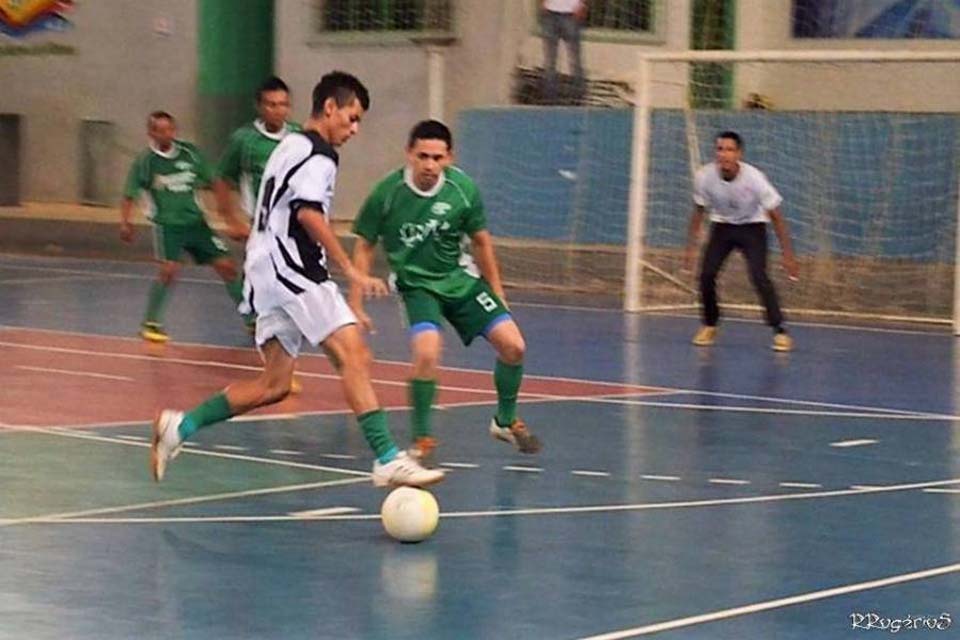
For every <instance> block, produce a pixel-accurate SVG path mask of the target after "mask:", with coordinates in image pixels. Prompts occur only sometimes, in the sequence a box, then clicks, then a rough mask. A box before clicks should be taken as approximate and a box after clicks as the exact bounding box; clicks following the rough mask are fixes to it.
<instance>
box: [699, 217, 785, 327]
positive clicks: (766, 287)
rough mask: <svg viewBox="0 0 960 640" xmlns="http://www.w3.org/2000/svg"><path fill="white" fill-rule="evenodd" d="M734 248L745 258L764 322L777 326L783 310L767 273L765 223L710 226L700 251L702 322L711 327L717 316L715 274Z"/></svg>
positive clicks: (718, 309)
mask: <svg viewBox="0 0 960 640" xmlns="http://www.w3.org/2000/svg"><path fill="white" fill-rule="evenodd" d="M734 249H739V250H740V252H741V253H742V254H743V255H744V257H745V258H746V259H747V268H748V270H749V272H750V282H751V283H753V288H754V289H755V290H756V292H757V294H759V296H760V300H761V301H762V302H763V307H764V309H766V315H767V324H769V325H770V326H771V327H773V328H775V329H776V328H779V327H780V325H781V324H782V323H783V313H782V312H781V311H780V303H779V301H778V300H777V291H776V289H774V288H773V282H771V281H770V278H769V276H767V225H766V223H763V222H754V223H751V224H725V223H722V222H714V223H713V224H712V225H711V227H710V239H709V240H708V241H707V246H706V248H705V249H704V250H703V260H702V261H701V266H700V301H701V302H702V303H703V324H705V325H707V326H710V327H713V326H716V324H717V321H718V320H719V319H720V307H719V306H718V305H717V275H719V273H720V269H722V268H723V263H724V261H725V260H726V259H727V256H729V255H730V252H731V251H733V250H734Z"/></svg>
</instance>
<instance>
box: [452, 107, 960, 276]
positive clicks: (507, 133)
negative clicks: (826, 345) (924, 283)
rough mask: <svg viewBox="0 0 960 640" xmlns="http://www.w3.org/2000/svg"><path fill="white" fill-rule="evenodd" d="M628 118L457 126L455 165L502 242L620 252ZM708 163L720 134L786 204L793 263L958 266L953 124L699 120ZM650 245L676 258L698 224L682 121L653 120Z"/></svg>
mask: <svg viewBox="0 0 960 640" xmlns="http://www.w3.org/2000/svg"><path fill="white" fill-rule="evenodd" d="M632 117H633V114H632V112H631V111H630V110H613V109H563V108H560V109H558V108H509V109H482V110H471V111H466V112H464V113H462V114H461V120H460V127H459V131H460V133H459V140H458V142H457V144H458V147H459V149H458V155H459V164H460V166H462V167H463V168H464V169H465V170H466V171H467V172H468V173H470V174H471V175H472V176H473V177H474V178H475V179H476V180H477V183H478V184H479V186H480V189H481V192H482V193H483V196H484V199H485V202H486V205H487V210H488V216H489V219H490V225H491V230H492V231H493V233H494V234H495V235H502V236H513V237H524V238H531V239H542V240H556V241H567V242H573V243H577V244H592V243H602V244H624V242H625V236H626V214H627V205H628V199H629V183H630V149H631V144H632V129H633V126H632V125H633V122H632ZM696 123H697V130H698V133H699V135H698V141H699V146H700V154H701V158H702V159H703V160H704V161H708V160H710V159H712V155H713V152H712V147H713V136H714V135H715V134H716V132H718V131H721V130H723V129H733V130H736V131H739V132H740V133H741V135H743V136H744V139H745V143H746V146H745V160H747V161H748V162H750V163H752V164H755V165H757V166H758V167H760V168H761V169H762V170H763V171H764V172H766V173H767V175H768V176H769V177H770V179H771V180H772V182H773V183H774V185H775V186H776V187H777V188H778V189H779V190H780V192H781V193H782V194H783V196H784V198H785V202H784V207H783V209H784V212H785V214H786V216H787V218H788V219H789V221H790V224H791V230H792V235H793V238H794V243H795V245H796V247H797V250H798V251H799V252H801V253H813V252H821V253H823V252H827V253H835V254H844V255H866V256H871V255H872V256H883V257H899V258H913V259H922V260H933V261H942V262H952V261H953V255H954V237H955V233H954V231H955V224H956V209H957V155H958V143H960V138H958V131H957V130H958V124H960V120H958V118H957V117H956V116H953V115H941V114H923V115H921V114H892V113H822V112H818V113H813V112H794V113H789V112H773V113H771V112H762V111H742V112H698V113H697V115H696ZM651 148H652V155H651V159H650V173H649V176H650V177H649V189H650V191H649V196H648V197H649V217H648V221H647V229H648V234H647V243H648V244H650V245H653V246H665V247H671V246H682V244H683V243H684V241H685V234H686V224H687V221H688V219H689V214H690V210H691V199H690V189H691V182H690V169H689V166H690V165H689V159H688V149H687V142H686V136H685V127H684V118H683V114H682V112H679V111H668V110H658V111H655V112H654V114H653V118H652V129H651Z"/></svg>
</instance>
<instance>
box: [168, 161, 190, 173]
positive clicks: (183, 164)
mask: <svg viewBox="0 0 960 640" xmlns="http://www.w3.org/2000/svg"><path fill="white" fill-rule="evenodd" d="M173 166H175V167H176V168H177V169H180V171H186V170H187V169H192V168H193V167H192V166H191V165H190V163H189V162H185V161H183V160H177V161H176V162H175V163H174V165H173Z"/></svg>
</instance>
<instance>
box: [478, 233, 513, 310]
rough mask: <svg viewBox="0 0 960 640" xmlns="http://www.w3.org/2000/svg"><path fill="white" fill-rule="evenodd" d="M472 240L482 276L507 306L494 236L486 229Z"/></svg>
mask: <svg viewBox="0 0 960 640" xmlns="http://www.w3.org/2000/svg"><path fill="white" fill-rule="evenodd" d="M470 240H471V241H472V242H473V258H474V260H476V261H477V267H478V268H479V269H480V274H481V275H482V276H483V277H484V279H485V280H486V281H487V282H489V283H490V288H491V289H493V292H494V293H495V294H497V296H499V298H500V299H501V300H503V302H504V304H506V302H507V297H506V294H505V293H504V291H503V281H502V280H501V279H500V265H499V263H498V262H497V256H496V253H494V250H493V236H492V235H490V232H489V231H487V230H486V229H481V230H480V231H477V232H476V233H474V234H472V235H471V236H470Z"/></svg>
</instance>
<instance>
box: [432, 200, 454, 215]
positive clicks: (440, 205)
mask: <svg viewBox="0 0 960 640" xmlns="http://www.w3.org/2000/svg"><path fill="white" fill-rule="evenodd" d="M450 209H453V206H451V205H449V204H447V203H446V202H434V203H433V206H432V207H430V213H432V214H433V215H435V216H445V215H447V214H448V213H450Z"/></svg>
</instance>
